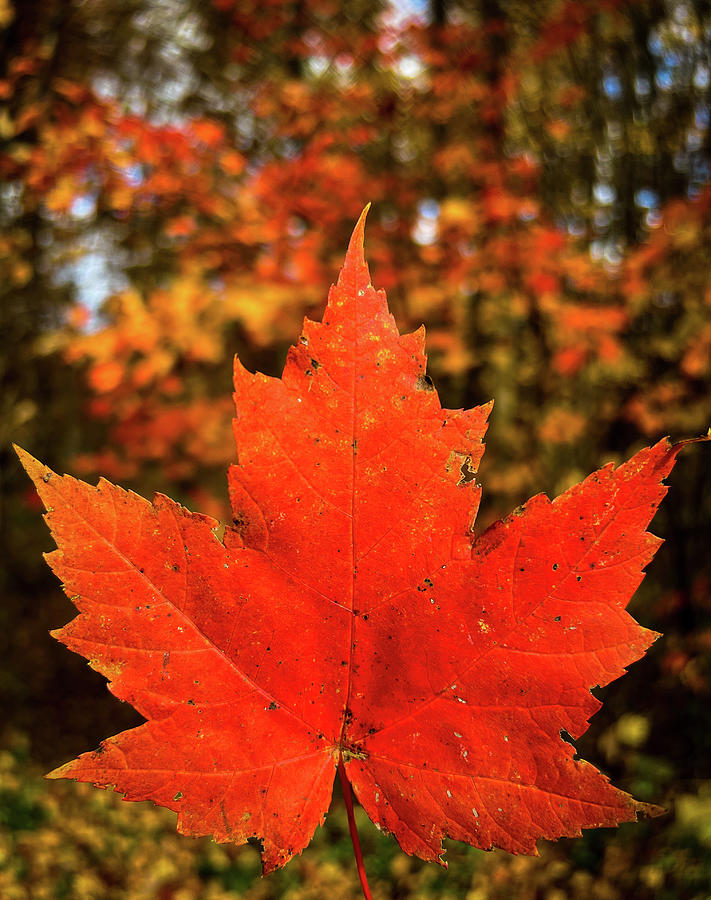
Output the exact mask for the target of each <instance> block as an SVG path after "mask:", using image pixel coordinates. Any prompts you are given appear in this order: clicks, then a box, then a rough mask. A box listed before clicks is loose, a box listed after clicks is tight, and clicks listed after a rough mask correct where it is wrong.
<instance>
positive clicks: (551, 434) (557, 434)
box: [538, 407, 586, 444]
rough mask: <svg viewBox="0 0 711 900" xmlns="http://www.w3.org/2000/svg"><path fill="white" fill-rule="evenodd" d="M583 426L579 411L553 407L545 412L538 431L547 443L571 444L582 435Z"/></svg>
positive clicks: (583, 421) (583, 420)
mask: <svg viewBox="0 0 711 900" xmlns="http://www.w3.org/2000/svg"><path fill="white" fill-rule="evenodd" d="M585 426H586V421H585V418H584V417H583V416H582V415H581V414H580V413H579V412H575V411H573V410H570V409H564V408H563V407H553V408H552V409H551V410H549V411H548V412H547V413H545V415H544V418H543V421H542V422H541V424H540V427H539V430H538V433H539V435H540V437H541V440H543V441H545V442H546V443H548V444H573V443H575V442H576V441H577V440H578V439H579V438H580V437H581V436H582V435H583V433H584V431H585Z"/></svg>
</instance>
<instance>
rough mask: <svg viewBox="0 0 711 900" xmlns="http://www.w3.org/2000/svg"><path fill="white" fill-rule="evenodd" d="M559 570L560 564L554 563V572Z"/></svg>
mask: <svg viewBox="0 0 711 900" xmlns="http://www.w3.org/2000/svg"><path fill="white" fill-rule="evenodd" d="M557 568H558V563H553V571H554V572H555V571H556V570H557Z"/></svg>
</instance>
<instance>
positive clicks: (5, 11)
mask: <svg viewBox="0 0 711 900" xmlns="http://www.w3.org/2000/svg"><path fill="white" fill-rule="evenodd" d="M14 18H15V10H14V8H13V6H12V3H11V2H10V0H0V28H7V27H8V25H10V24H11V23H12V21H13V19H14Z"/></svg>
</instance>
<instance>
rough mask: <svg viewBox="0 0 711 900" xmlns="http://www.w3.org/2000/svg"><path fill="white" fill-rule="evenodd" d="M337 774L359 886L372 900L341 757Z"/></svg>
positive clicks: (350, 794) (366, 896)
mask: <svg viewBox="0 0 711 900" xmlns="http://www.w3.org/2000/svg"><path fill="white" fill-rule="evenodd" d="M338 776H339V778H340V779H341V786H342V787H343V799H344V800H345V801H346V811H347V813H348V828H349V830H350V833H351V841H352V843H353V852H354V853H355V858H356V866H357V867H358V877H359V878H360V886H361V888H362V889H363V896H364V897H365V900H373V897H372V894H371V893H370V888H369V887H368V879H367V878H366V877H365V866H364V865H363V853H362V851H361V849H360V840H359V839H358V828H357V827H356V823H355V817H354V815H353V792H352V790H351V783H350V781H349V780H348V776H347V775H346V770H345V768H344V766H343V758H342V757H339V759H338Z"/></svg>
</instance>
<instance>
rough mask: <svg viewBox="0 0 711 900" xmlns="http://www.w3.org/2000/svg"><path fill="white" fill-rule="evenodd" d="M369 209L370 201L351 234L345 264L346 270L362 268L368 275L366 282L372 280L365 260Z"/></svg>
mask: <svg viewBox="0 0 711 900" xmlns="http://www.w3.org/2000/svg"><path fill="white" fill-rule="evenodd" d="M369 209H370V203H368V205H367V206H366V207H365V209H364V210H363V212H362V213H361V214H360V216H359V218H358V221H357V222H356V224H355V228H354V229H353V234H351V239H350V241H349V242H348V252H347V253H346V259H345V262H344V264H343V269H344V270H345V269H350V268H355V269H356V270H357V271H358V270H360V271H362V272H364V273H365V274H366V275H367V278H366V283H367V282H369V281H370V274H369V273H368V266H367V263H366V261H365V250H364V243H365V220H366V218H367V216H368V210H369Z"/></svg>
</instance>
